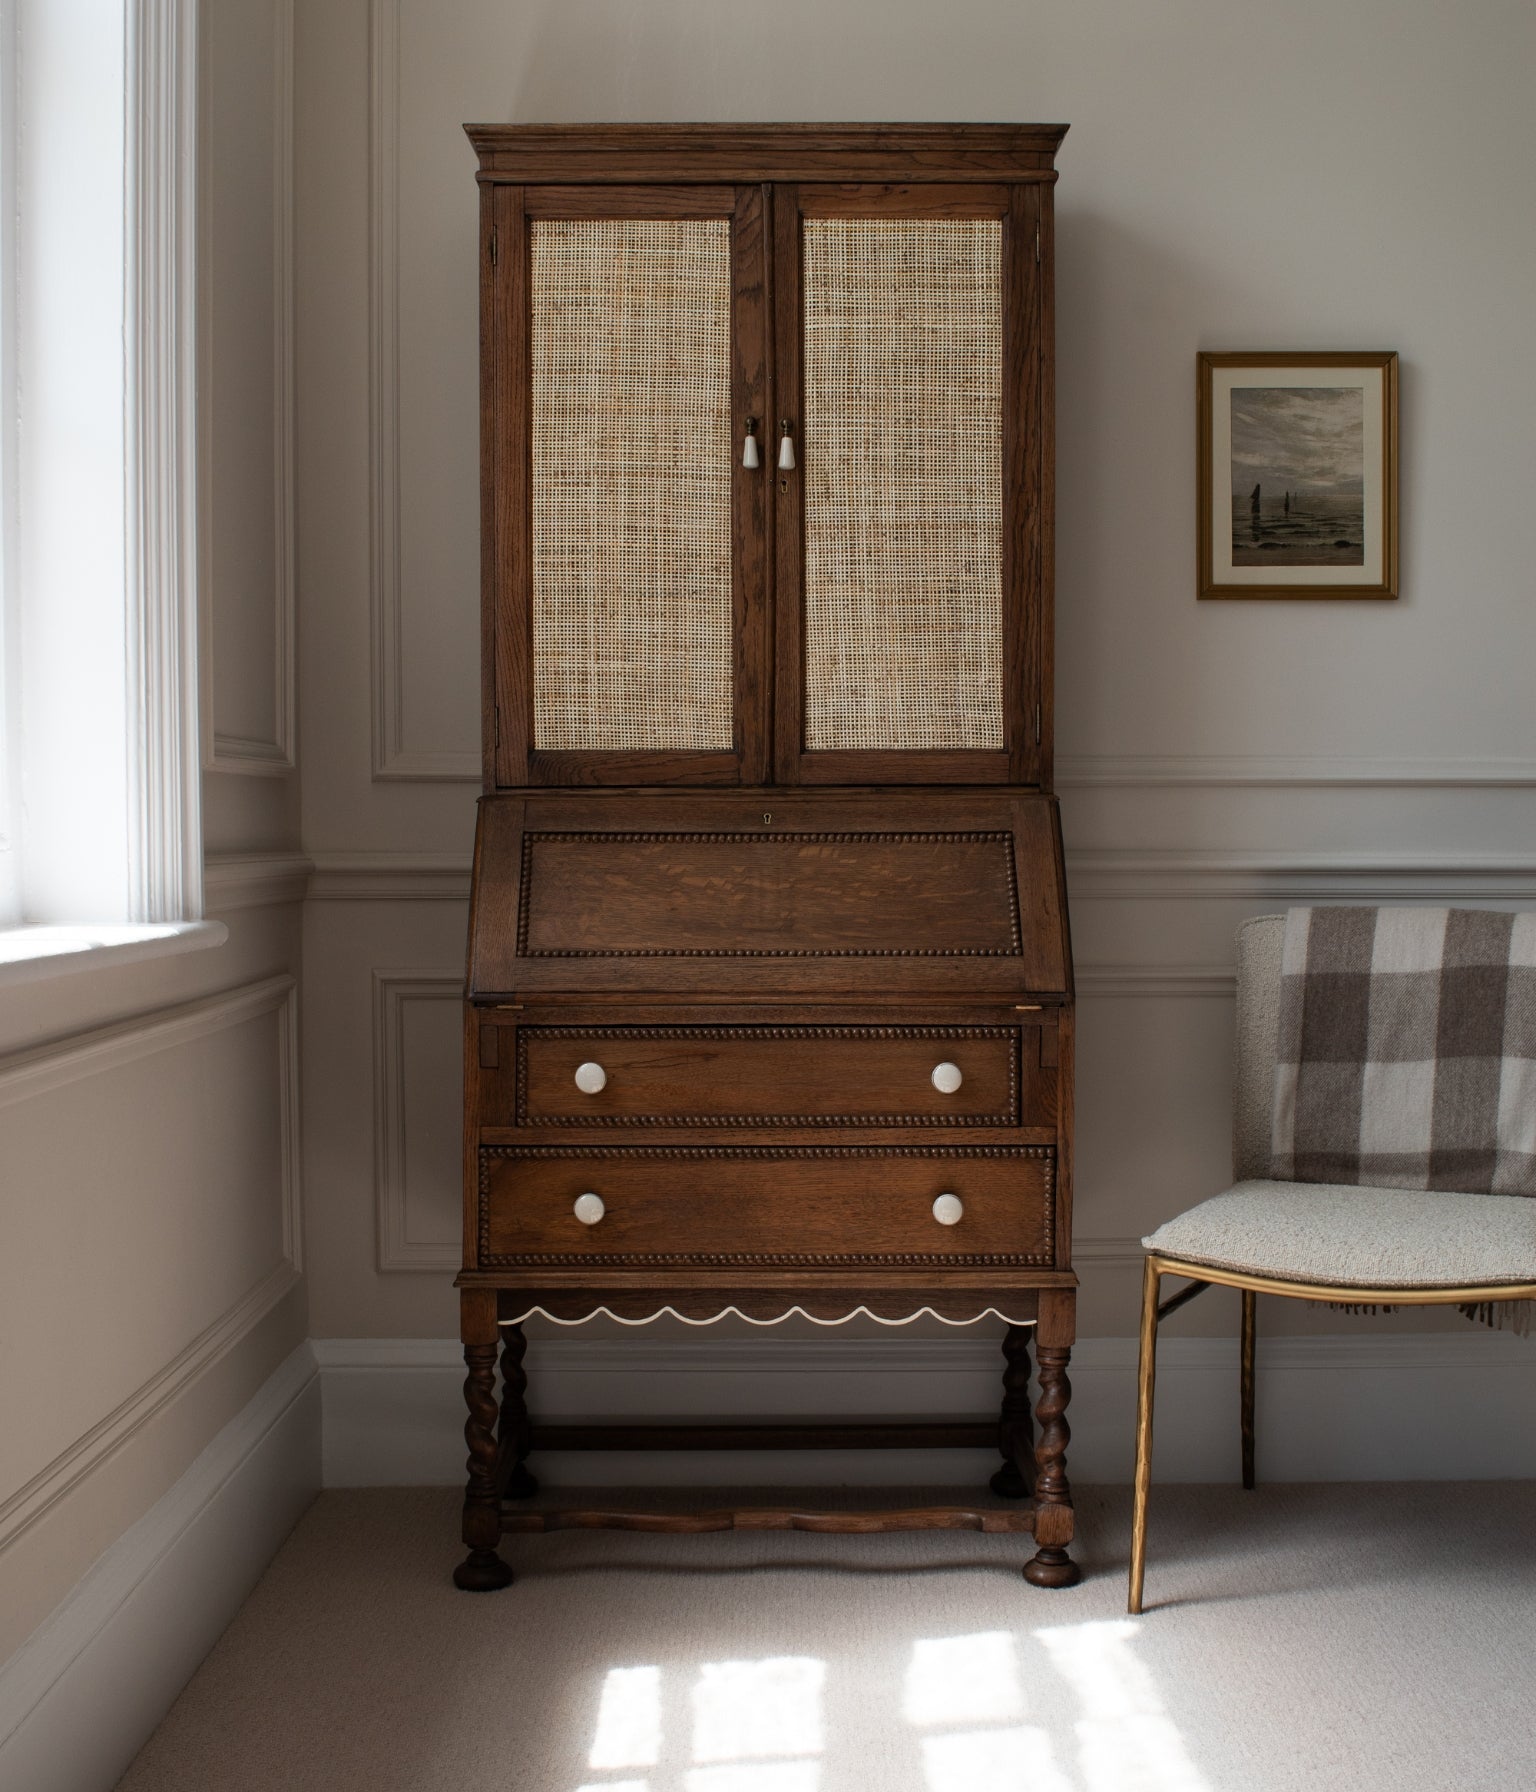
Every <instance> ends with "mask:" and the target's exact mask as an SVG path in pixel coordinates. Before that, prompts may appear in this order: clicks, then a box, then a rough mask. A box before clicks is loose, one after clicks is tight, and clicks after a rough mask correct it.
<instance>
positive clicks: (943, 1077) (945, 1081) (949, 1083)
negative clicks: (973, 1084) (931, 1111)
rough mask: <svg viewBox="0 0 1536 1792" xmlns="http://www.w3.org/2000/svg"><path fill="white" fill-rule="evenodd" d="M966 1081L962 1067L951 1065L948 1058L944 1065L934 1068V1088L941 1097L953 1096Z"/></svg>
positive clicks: (937, 1065)
mask: <svg viewBox="0 0 1536 1792" xmlns="http://www.w3.org/2000/svg"><path fill="white" fill-rule="evenodd" d="M964 1081H965V1078H964V1077H963V1076H961V1074H960V1066H959V1065H958V1064H951V1063H950V1062H949V1060H948V1059H947V1058H946V1059H945V1060H944V1062H943V1063H942V1064H935V1065H934V1067H933V1086H934V1088H935V1089H937V1090H938V1092H939V1093H940V1095H953V1094H954V1092H955V1091H956V1089H958V1088H959V1087H960V1085H961V1084H962V1083H963V1082H964Z"/></svg>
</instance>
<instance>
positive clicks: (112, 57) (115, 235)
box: [0, 0, 227, 981]
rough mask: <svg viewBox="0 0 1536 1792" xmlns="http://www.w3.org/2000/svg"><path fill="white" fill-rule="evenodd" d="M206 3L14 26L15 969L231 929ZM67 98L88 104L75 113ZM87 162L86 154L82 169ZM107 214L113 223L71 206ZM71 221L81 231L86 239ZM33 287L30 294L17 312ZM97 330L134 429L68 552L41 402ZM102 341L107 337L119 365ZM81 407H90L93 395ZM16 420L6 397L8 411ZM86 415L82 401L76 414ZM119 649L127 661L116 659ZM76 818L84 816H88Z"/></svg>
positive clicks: (10, 962) (86, 10)
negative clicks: (201, 181) (211, 437)
mask: <svg viewBox="0 0 1536 1792" xmlns="http://www.w3.org/2000/svg"><path fill="white" fill-rule="evenodd" d="M197 12H198V5H197V0H0V24H3V26H4V28H6V29H7V30H9V31H10V32H11V34H12V35H11V37H10V39H9V41H8V43H7V46H6V47H7V48H9V49H10V50H11V51H12V54H11V55H9V56H7V57H6V68H7V74H8V76H13V77H14V81H15V90H14V93H13V95H12V96H11V97H12V99H13V102H14V103H13V105H12V106H11V108H10V112H9V125H8V134H7V136H6V138H5V141H4V145H3V147H4V149H5V150H8V151H9V150H13V149H14V148H15V147H16V145H17V142H18V132H20V131H25V132H26V135H25V136H24V137H21V138H20V147H21V156H20V158H19V159H18V158H14V157H13V159H12V163H11V167H10V170H9V172H10V173H11V174H12V175H13V176H14V177H15V178H16V179H17V181H18V199H19V205H18V207H16V208H12V207H11V206H9V205H8V206H6V207H5V210H6V212H7V214H8V215H9V214H11V213H12V211H13V209H14V210H15V213H16V215H17V216H19V218H20V225H19V230H18V236H19V244H18V246H19V247H20V250H21V253H22V255H23V256H25V255H26V253H27V245H28V242H29V240H31V241H33V242H35V243H36V244H37V245H39V247H40V253H39V254H38V256H37V258H36V262H35V264H34V265H33V266H32V267H30V268H28V269H26V270H25V274H26V276H27V277H28V284H27V285H25V286H24V287H23V289H22V292H21V293H20V294H17V293H15V292H14V291H8V292H7V293H6V294H4V295H3V297H5V298H8V299H9V298H16V299H17V300H18V304H13V305H11V306H9V307H0V317H9V318H12V319H17V320H19V321H18V330H19V333H20V334H19V338H18V337H13V338H12V341H13V344H14V343H16V342H17V341H18V340H19V343H20V347H19V349H18V350H17V353H16V359H15V360H14V362H13V364H12V367H11V369H10V370H9V371H11V372H12V373H13V374H16V375H18V376H19V377H20V379H21V381H22V390H21V405H22V410H21V415H22V420H23V421H22V426H21V429H20V432H19V434H18V435H17V436H16V438H15V441H14V444H13V445H14V450H15V451H14V452H13V453H12V455H11V456H10V457H9V458H8V459H7V460H6V462H5V465H6V468H7V472H8V475H9V480H8V483H9V490H10V493H11V494H12V500H13V507H12V509H11V510H10V512H9V513H8V514H7V516H6V518H5V521H6V524H7V527H6V544H7V555H6V560H7V565H6V569H5V570H6V572H7V574H8V575H9V576H8V577H7V580H6V589H7V593H8V597H9V600H10V613H9V616H8V617H7V621H8V622H9V623H10V625H11V626H10V628H9V630H8V632H7V636H6V643H5V645H6V658H5V668H6V673H7V677H8V679H9V680H10V681H11V682H10V684H9V687H8V690H7V695H8V696H9V697H11V699H12V702H11V703H10V705H9V706H8V707H9V712H10V718H11V726H12V732H11V735H10V741H11V742H12V743H13V744H15V743H17V741H18V733H19V735H20V740H19V752H18V753H16V754H12V753H8V754H7V763H8V765H9V764H12V763H17V764H19V777H20V790H19V792H15V791H13V793H12V795H13V800H12V802H11V804H10V813H11V817H12V824H13V825H12V827H11V829H10V830H9V835H8V837H9V838H11V839H12V841H13V842H14V846H13V853H14V855H15V856H16V857H17V858H18V859H19V863H18V864H17V866H16V870H17V878H16V883H17V886H18V889H19V895H20V902H19V909H20V914H21V916H22V917H23V919H24V920H25V921H26V922H27V923H29V924H27V925H23V926H20V927H17V928H14V929H12V930H11V931H9V932H8V933H0V981H11V980H17V979H19V978H27V977H34V976H38V975H47V974H51V973H53V972H55V971H63V970H74V969H79V968H83V967H85V966H87V965H93V964H104V963H107V962H112V961H117V960H120V959H122V958H125V957H128V958H138V957H144V956H150V955H159V954H161V953H164V952H167V951H174V950H183V949H187V948H190V947H194V946H204V945H214V944H217V943H218V942H219V941H221V940H222V939H224V938H225V937H227V936H226V930H225V929H224V928H223V927H222V926H221V925H219V924H217V923H212V922H206V921H203V920H202V919H201V915H202V902H203V891H202V874H203V853H202V831H201V815H200V801H201V788H200V785H201V768H200V743H199V723H198V667H197V568H198V560H197V500H198V492H197V430H196V423H197V413H196V407H197V385H196V375H197V340H196V327H195V326H196V315H197V265H196V250H197V237H196V232H197V190H196V183H197V166H196V143H197V137H196V131H197V88H198V51H197ZM92 32H94V33H96V34H97V35H95V36H91V33H92ZM103 33H105V34H106V35H105V36H103V35H101V34H103ZM114 33H116V34H120V35H118V36H117V37H116V39H115V41H114V38H113V35H112V34H114ZM119 58H120V60H118V59H119ZM77 62H78V64H79V66H80V67H81V69H83V70H84V72H83V73H82V74H81V75H80V77H79V87H80V90H79V91H72V88H73V86H74V83H75V80H76V75H75V68H76V64H77ZM119 79H120V81H121V93H120V95H118V94H115V93H114V96H113V97H114V98H116V99H120V103H121V120H122V130H121V142H120V150H121V155H120V161H117V162H112V163H111V164H110V166H120V167H121V173H122V179H121V183H120V202H121V206H122V213H121V220H120V230H119V228H118V227H117V221H116V219H115V218H114V216H113V215H112V212H111V208H112V207H113V206H114V205H115V204H116V203H117V202H118V200H117V193H118V188H117V187H115V186H114V185H113V183H112V179H111V173H110V167H109V171H108V172H107V173H106V178H105V181H104V180H103V169H102V167H101V165H100V164H101V151H102V149H103V148H104V147H105V148H107V149H108V150H109V151H110V148H111V143H110V141H109V142H107V143H105V144H104V143H103V142H102V141H101V139H102V138H103V136H104V134H105V135H107V136H108V137H109V138H110V135H111V117H112V116H115V114H111V115H108V116H107V119H106V122H105V123H104V122H103V114H102V113H101V112H98V114H97V116H96V119H95V124H96V136H97V139H98V141H97V143H96V144H95V145H94V146H91V145H89V144H87V145H86V146H84V147H79V148H77V147H76V144H77V142H78V141H79V139H80V138H82V137H84V138H86V139H88V138H89V136H90V134H91V133H90V131H89V129H84V130H82V129H81V128H80V126H81V125H83V124H86V123H87V121H86V120H82V119H81V118H80V117H79V116H78V115H79V113H80V110H81V108H82V107H86V106H89V104H90V100H89V98H88V97H87V96H88V91H89V87H90V83H91V82H92V81H94V83H95V84H96V85H95V92H96V94H97V96H98V100H99V99H100V98H101V97H102V96H103V95H105V94H106V92H107V85H108V83H109V82H116V81H118V80H119ZM71 102H72V103H73V107H74V111H75V114H76V117H75V118H74V119H73V120H70V121H69V122H63V121H64V120H66V119H68V117H69V113H70V108H71ZM72 126H73V127H74V128H71V127H72ZM29 155H30V156H32V157H34V158H35V160H34V162H33V163H32V164H31V165H30V166H29V165H28V161H27V159H26V158H27V157H28V156H29ZM76 156H79V157H83V158H88V159H89V165H85V164H84V163H82V165H81V166H79V167H78V168H71V167H70V166H69V165H68V164H69V162H70V160H71V158H72V157H76ZM50 199H51V200H52V201H53V202H54V208H55V209H54V215H52V216H51V217H50V216H49V215H48V211H49V208H48V202H49V200H50ZM29 206H30V211H29ZM90 207H94V208H95V212H96V215H95V217H94V218H92V217H89V216H81V217H78V218H75V217H70V218H65V219H62V220H61V218H60V217H59V216H58V212H60V211H63V210H65V209H68V210H69V211H70V212H71V213H73V212H74V211H75V210H76V208H80V209H81V210H82V211H83V210H85V209H87V208H90ZM93 224H94V225H95V226H97V228H93V227H92V226H93ZM61 225H62V229H63V231H64V232H66V233H67V232H68V231H73V232H74V241H73V243H72V242H70V241H69V240H68V239H67V236H66V235H61ZM103 238H105V239H106V242H105V243H104V242H103ZM115 243H120V245H121V254H120V264H121V265H120V269H119V270H118V271H119V272H120V276H121V284H120V285H119V284H118V282H117V280H116V279H115V278H114V268H113V261H112V253H113V251H112V248H111V245H112V244H115ZM76 247H78V262H77V263H75V262H74V257H75V251H76ZM103 256H105V257H106V258H107V262H108V265H107V266H105V267H103V266H102V265H101V264H102V260H103ZM72 263H73V264H74V265H72ZM8 266H9V267H11V268H15V267H16V266H17V263H16V262H15V260H14V259H12V260H11V261H10V262H9V263H8ZM7 279H8V285H9V283H10V282H9V275H8V277H7ZM50 280H51V281H53V282H55V285H54V286H53V287H52V288H50V287H49V284H48V283H49V281H50ZM92 295H95V296H94V298H93V296H92ZM51 296H57V298H58V300H59V301H60V303H59V305H58V308H57V315H58V317H59V319H60V320H62V321H60V322H59V323H58V325H57V329H56V330H55V332H54V334H55V340H53V341H51V342H50V341H49V339H48V337H49V324H50V321H51V318H52V314H53V311H54V307H53V306H51V305H50V304H49V302H48V301H49V299H50V297H51ZM24 298H25V299H28V300H29V301H30V305H28V304H27V303H20V302H19V301H21V300H22V299H24ZM92 303H99V305H100V307H101V309H100V311H99V312H98V313H97V314H96V315H94V316H93V315H91V314H90V313H89V312H88V310H87V309H86V307H88V306H89V305H90V304H92ZM82 319H83V320H84V326H85V327H84V329H83V330H82V329H81V323H82ZM114 325H115V326H117V327H116V328H113V327H112V326H114ZM71 331H74V332H76V334H74V335H71V334H70V332H71ZM87 339H89V342H90V343H93V344H94V345H95V347H96V351H97V364H98V372H97V376H96V386H95V387H94V388H93V392H94V391H95V390H98V389H99V391H100V396H101V404H102V406H103V407H107V406H114V405H116V406H118V407H119V408H118V410H117V415H118V417H119V418H120V423H121V439H120V442H116V438H115V437H114V435H113V429H114V428H115V425H112V423H111V418H110V415H108V413H107V412H106V411H105V409H103V411H102V412H101V414H100V415H99V416H98V415H95V414H93V415H92V416H91V418H90V419H89V420H88V422H87V424H86V437H87V438H88V440H86V443H85V446H86V450H87V452H86V453H85V454H84V455H83V456H82V459H83V460H84V461H85V462H86V464H87V472H88V473H89V472H91V471H94V473H95V474H96V483H95V485H94V487H92V486H90V485H89V484H87V485H86V486H85V487H84V488H83V489H82V493H81V498H80V508H81V513H82V517H84V516H85V514H86V513H87V512H88V510H89V507H90V505H91V503H92V501H93V499H94V501H95V502H96V503H97V504H98V505H100V506H102V509H100V510H98V511H97V513H96V516H95V519H94V520H95V522H96V523H97V524H98V525H99V527H97V529H96V531H95V536H94V539H93V545H92V546H91V547H90V548H88V549H87V550H86V551H85V552H84V554H83V555H75V556H74V557H73V560H72V553H71V545H70V544H68V543H66V544H64V547H63V551H53V550H51V549H50V546H49V541H48V539H46V532H47V530H48V529H49V528H50V526H51V527H52V528H53V530H54V532H55V534H54V538H53V539H54V541H55V543H57V541H58V536H59V531H60V527H61V518H67V516H68V503H69V499H70V492H69V479H70V477H71V476H72V473H73V468H72V465H71V464H70V461H69V454H70V451H71V450H72V449H73V446H74V443H73V442H72V441H71V439H70V437H69V424H68V421H66V422H64V423H63V424H62V425H60V424H59V423H57V422H50V420H49V418H48V417H47V415H46V410H47V406H46V403H45V402H44V399H46V397H47V396H48V394H49V392H50V390H51V389H54V390H56V389H66V390H67V387H68V381H69V374H68V372H67V368H68V365H69V361H70V359H71V358H72V357H73V355H74V353H75V351H76V346H77V343H84V342H85V341H86V340H87ZM102 344H110V345H112V352H113V354H114V356H115V360H114V361H113V363H112V364H111V366H110V367H108V365H107V363H106V361H105V360H104V359H103V357H102V354H101V346H102ZM119 344H120V346H118V345H119ZM82 353H83V351H82ZM61 367H62V368H65V369H66V372H65V373H64V374H63V375H61V376H60V377H59V378H58V379H57V380H55V381H54V382H53V388H50V379H49V375H50V373H57V371H58V369H59V368H61ZM29 371H30V372H35V373H39V374H40V377H38V378H37V379H35V380H34V382H33V383H34V388H40V389H41V390H42V393H43V395H44V396H43V399H35V393H34V395H31V396H34V399H35V401H34V402H33V403H32V404H31V405H30V408H29V404H28V400H29V394H28V392H27V390H26V379H27V375H28V373H29ZM16 390H17V388H16V386H15V384H14V383H11V384H9V385H8V386H7V387H6V391H7V393H8V394H14V393H15V392H16ZM68 396H70V397H72V398H73V399H74V400H75V401H76V402H77V406H78V403H79V400H80V393H79V390H78V388H77V389H76V390H75V391H74V392H73V393H69V394H68ZM90 402H91V404H92V405H94V403H95V399H94V397H92V399H91V400H90ZM11 409H12V407H11V405H10V404H9V403H8V404H7V406H6V410H7V413H8V416H9V414H10V413H11ZM81 416H82V413H81V412H80V411H79V409H78V408H77V410H76V412H75V414H74V421H75V423H76V424H77V425H78V424H79V422H80V419H81ZM114 442H116V446H114V445H113V444H114ZM92 448H94V449H95V450H97V453H96V455H95V459H94V461H93V460H92V459H91V455H90V452H89V450H90V449H92ZM50 457H51V459H50ZM18 492H19V498H18V497H16V494H17V493H18ZM114 493H116V494H117V495H120V498H121V505H122V509H121V529H120V533H119V530H118V525H117V522H116V521H114V520H113V518H112V517H111V516H110V515H108V514H106V512H107V510H108V509H109V508H110V504H111V500H112V498H113V496H114ZM34 497H36V498H37V499H38V513H37V514H35V515H34V514H33V510H32V506H31V504H30V503H29V499H32V498H34ZM29 527H30V528H31V530H32V531H33V533H32V534H31V535H29V533H28V531H29ZM82 527H83V532H84V533H90V531H89V530H88V529H85V528H84V525H82ZM93 553H94V554H95V559H94V561H93V560H92V554H93ZM75 562H78V564H77V563H75ZM119 569H120V576H118V574H119ZM19 573H20V574H25V575H26V576H25V577H23V578H18V576H17V575H18V574H19ZM29 606H31V608H30V609H29ZM93 606H94V608H93ZM71 625H74V626H76V627H77V628H78V640H79V644H80V658H79V679H80V681H81V683H82V685H83V687H84V695H82V694H81V693H80V692H77V691H74V690H72V689H71V685H72V684H73V682H74V675H75V664H74V658H73V656H74V652H75V649H74V646H73V644H72V642H71V640H70V638H69V634H68V629H69V627H70V626H71ZM93 625H94V632H93ZM119 630H120V631H121V632H120V635H119V632H118V631H119ZM29 635H30V637H31V640H32V644H33V646H34V648H35V652H34V653H32V654H29V653H28V651H27V650H28V644H29ZM119 646H120V647H121V655H120V658H121V662H122V667H121V672H117V671H115V670H114V669H113V668H114V667H115V666H116V664H117V657H118V656H117V654H116V649H117V648H118V647H119ZM18 650H19V651H18ZM119 679H120V680H121V682H120V683H119V682H118V681H119ZM93 696H94V701H93V700H91V699H92V697H93ZM18 711H19V714H18ZM18 721H19V723H20V729H19V731H18V729H17V727H16V724H17V723H18ZM93 726H95V727H96V728H97V729H98V730H99V738H97V739H95V740H92V739H90V738H89V736H90V731H91V728H92V727H93ZM82 735H83V736H84V737H85V738H84V739H82V738H81V737H82ZM18 794H19V797H20V801H19V802H18V801H16V800H14V798H15V796H16V795H18ZM75 808H78V810H79V812H80V813H81V815H82V817H83V818H84V820H83V821H82V823H81V825H74V824H73V823H72V820H71V813H72V810H73V809H75ZM93 843H94V844H95V845H96V846H97V847H98V849H99V850H98V851H97V853H96V857H95V858H94V859H92V858H90V856H89V849H90V848H91V846H92V844H93Z"/></svg>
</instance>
